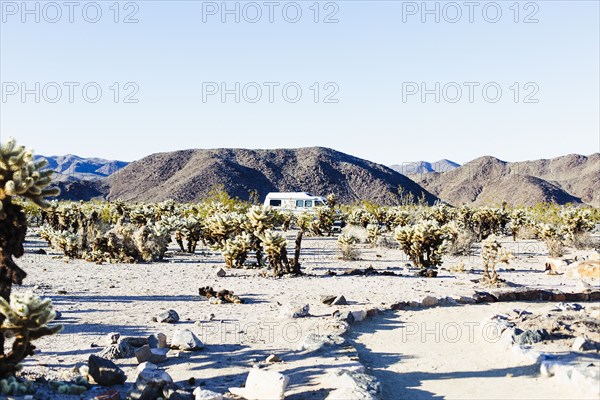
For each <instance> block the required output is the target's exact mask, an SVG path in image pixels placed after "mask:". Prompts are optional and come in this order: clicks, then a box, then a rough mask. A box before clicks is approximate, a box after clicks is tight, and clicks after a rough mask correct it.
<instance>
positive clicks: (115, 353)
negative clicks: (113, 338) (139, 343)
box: [98, 339, 135, 360]
mask: <svg viewBox="0 0 600 400" xmlns="http://www.w3.org/2000/svg"><path fill="white" fill-rule="evenodd" d="M134 355H135V350H134V348H133V347H132V346H131V345H130V344H129V341H128V340H127V339H118V340H117V343H116V344H111V345H110V346H108V347H105V348H104V349H103V350H102V351H101V352H100V353H98V356H99V357H102V358H106V359H107V360H120V359H122V358H130V357H133V356H134Z"/></svg>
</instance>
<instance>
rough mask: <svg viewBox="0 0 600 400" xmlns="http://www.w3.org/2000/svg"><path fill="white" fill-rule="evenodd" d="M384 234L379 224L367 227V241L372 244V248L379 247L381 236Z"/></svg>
mask: <svg viewBox="0 0 600 400" xmlns="http://www.w3.org/2000/svg"><path fill="white" fill-rule="evenodd" d="M382 234H383V229H381V226H380V225H378V224H369V225H367V241H368V242H369V243H370V244H371V246H373V247H375V246H377V243H378V242H379V239H380V238H381V235H382Z"/></svg>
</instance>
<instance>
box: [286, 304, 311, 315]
mask: <svg viewBox="0 0 600 400" xmlns="http://www.w3.org/2000/svg"><path fill="white" fill-rule="evenodd" d="M309 310H310V306H309V305H308V304H302V305H299V304H288V305H286V306H284V307H283V308H282V309H281V316H282V317H285V318H304V317H306V316H308V312H309Z"/></svg>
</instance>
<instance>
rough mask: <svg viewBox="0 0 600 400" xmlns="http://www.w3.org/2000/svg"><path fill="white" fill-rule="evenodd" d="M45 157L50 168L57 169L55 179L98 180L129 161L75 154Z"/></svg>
mask: <svg viewBox="0 0 600 400" xmlns="http://www.w3.org/2000/svg"><path fill="white" fill-rule="evenodd" d="M35 158H36V159H40V158H45V159H46V160H47V161H48V168H50V169H51V170H53V171H55V172H56V174H55V175H54V180H55V181H60V182H62V181H79V180H97V179H102V178H106V177H107V176H109V175H110V174H113V173H115V172H116V171H118V170H119V169H121V168H123V167H125V166H126V165H127V164H128V163H127V162H125V161H115V160H105V159H102V158H83V157H79V156H76V155H73V154H67V155H65V156H41V155H36V157H35Z"/></svg>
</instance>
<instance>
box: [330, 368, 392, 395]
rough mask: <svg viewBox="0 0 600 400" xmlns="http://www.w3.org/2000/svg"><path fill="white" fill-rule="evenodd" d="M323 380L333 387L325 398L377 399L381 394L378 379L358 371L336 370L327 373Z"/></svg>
mask: <svg viewBox="0 0 600 400" xmlns="http://www.w3.org/2000/svg"><path fill="white" fill-rule="evenodd" d="M325 382H326V384H327V385H328V386H332V387H334V388H335V389H334V390H332V391H331V392H329V395H328V396H327V397H326V399H327V400H347V399H361V400H377V399H379V398H380V395H381V384H380V383H379V381H377V379H375V378H374V377H372V376H370V375H366V374H365V373H363V372H360V371H349V370H346V369H341V370H337V371H334V372H332V373H330V374H328V375H327V376H326V377H325Z"/></svg>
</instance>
